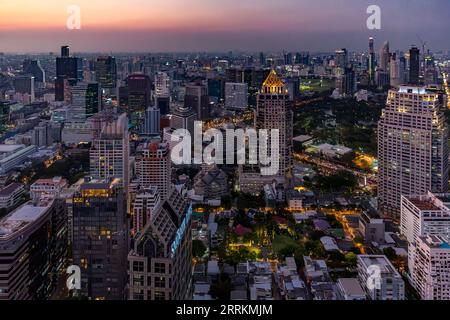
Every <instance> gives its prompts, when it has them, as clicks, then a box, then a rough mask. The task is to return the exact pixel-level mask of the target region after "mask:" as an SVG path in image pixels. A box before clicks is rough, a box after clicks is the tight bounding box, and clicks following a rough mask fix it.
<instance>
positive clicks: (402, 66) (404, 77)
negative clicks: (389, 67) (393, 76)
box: [399, 57, 409, 84]
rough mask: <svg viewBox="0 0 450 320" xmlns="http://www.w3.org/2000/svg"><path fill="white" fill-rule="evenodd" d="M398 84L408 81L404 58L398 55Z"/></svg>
mask: <svg viewBox="0 0 450 320" xmlns="http://www.w3.org/2000/svg"><path fill="white" fill-rule="evenodd" d="M399 61H400V84H406V83H408V81H409V72H408V70H407V68H406V64H407V62H406V58H405V57H400V59H399Z"/></svg>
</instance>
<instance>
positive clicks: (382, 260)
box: [357, 255, 405, 300]
mask: <svg viewBox="0 0 450 320" xmlns="http://www.w3.org/2000/svg"><path fill="white" fill-rule="evenodd" d="M357 261H358V279H359V283H360V284H361V286H362V288H363V289H364V291H365V292H366V294H367V296H368V297H369V298H370V299H371V300H405V282H404V281H403V279H402V276H401V275H400V274H399V273H398V271H397V270H396V269H395V267H394V266H393V265H392V263H391V262H390V261H389V259H388V258H387V257H386V256H383V255H358V257H357ZM375 273H376V274H377V275H379V277H373V274H375Z"/></svg>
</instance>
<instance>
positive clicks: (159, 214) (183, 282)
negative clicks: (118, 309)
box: [128, 189, 192, 300]
mask: <svg viewBox="0 0 450 320" xmlns="http://www.w3.org/2000/svg"><path fill="white" fill-rule="evenodd" d="M191 217H192V206H191V205H190V204H189V203H188V202H187V201H186V200H185V199H184V198H183V197H182V196H181V195H180V194H179V193H178V192H177V191H176V190H175V189H172V191H171V192H170V196H169V197H168V199H166V200H165V201H163V202H162V205H161V206H160V207H158V209H156V210H153V211H152V212H151V213H150V216H149V219H148V223H147V225H146V226H145V228H144V230H143V231H142V232H141V233H139V234H138V235H137V236H136V238H135V240H134V246H133V248H132V250H131V251H130V252H129V254H128V263H129V267H128V270H129V271H128V273H129V277H128V279H129V283H128V289H129V290H128V299H129V300H186V299H190V298H191V297H192V241H191V239H192V236H191V232H192V231H191V227H190V225H191Z"/></svg>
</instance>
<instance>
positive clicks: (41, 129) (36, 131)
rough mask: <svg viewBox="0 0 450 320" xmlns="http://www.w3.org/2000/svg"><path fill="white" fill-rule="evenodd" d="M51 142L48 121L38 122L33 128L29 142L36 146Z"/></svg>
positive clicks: (47, 144)
mask: <svg viewBox="0 0 450 320" xmlns="http://www.w3.org/2000/svg"><path fill="white" fill-rule="evenodd" d="M52 143H53V138H52V132H51V124H50V122H44V121H42V122H40V123H39V124H38V125H37V126H36V127H34V128H33V131H32V136H31V144H34V145H35V146H37V147H46V146H49V145H51V144H52Z"/></svg>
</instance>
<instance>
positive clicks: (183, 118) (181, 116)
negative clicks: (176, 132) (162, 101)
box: [170, 105, 197, 135]
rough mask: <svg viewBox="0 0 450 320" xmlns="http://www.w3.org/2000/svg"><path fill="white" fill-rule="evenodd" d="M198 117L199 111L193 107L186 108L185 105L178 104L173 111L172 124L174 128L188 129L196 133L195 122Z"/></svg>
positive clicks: (191, 132)
mask: <svg viewBox="0 0 450 320" xmlns="http://www.w3.org/2000/svg"><path fill="white" fill-rule="evenodd" d="M196 119H197V113H196V112H194V111H193V110H192V109H189V108H185V107H184V105H176V106H175V108H174V109H173V111H172V118H171V119H170V126H171V127H172V128H174V129H185V130H188V131H189V133H190V134H191V135H193V134H194V122H195V120H196Z"/></svg>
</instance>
